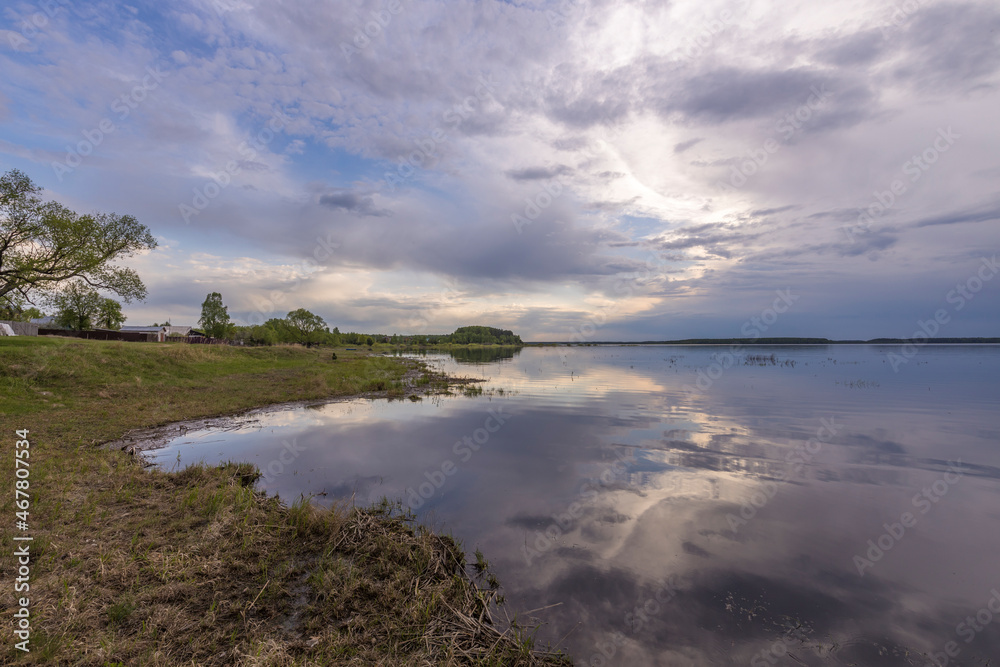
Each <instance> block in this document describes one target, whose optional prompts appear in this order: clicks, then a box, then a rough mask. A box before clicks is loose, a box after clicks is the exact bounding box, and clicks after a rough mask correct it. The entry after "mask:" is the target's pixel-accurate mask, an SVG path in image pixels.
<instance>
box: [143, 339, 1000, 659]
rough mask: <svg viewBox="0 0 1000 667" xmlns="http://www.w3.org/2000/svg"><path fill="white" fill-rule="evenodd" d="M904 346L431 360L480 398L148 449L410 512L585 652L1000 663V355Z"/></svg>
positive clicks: (370, 404) (200, 435) (279, 418)
mask: <svg viewBox="0 0 1000 667" xmlns="http://www.w3.org/2000/svg"><path fill="white" fill-rule="evenodd" d="M899 352H900V348H899V347H898V346H884V347H879V346H816V347H751V348H745V349H743V350H740V351H738V352H737V353H736V354H731V353H730V351H729V348H728V347H700V346H690V347H689V346H642V347H636V346H620V347H611V346H609V347H574V348H565V347H561V348H526V349H524V350H523V351H521V352H520V353H519V354H516V355H514V356H512V357H510V358H507V359H499V360H495V361H490V360H487V359H486V358H484V357H478V358H477V357H467V358H465V359H453V358H451V357H448V356H431V357H428V359H429V360H431V361H432V362H433V363H434V364H435V365H436V366H439V367H440V368H441V369H443V370H445V371H447V372H450V373H454V374H457V375H466V376H476V377H483V378H488V382H486V383H485V384H484V385H482V387H483V389H484V394H483V395H482V396H475V397H467V396H449V397H438V398H434V399H424V400H422V401H420V402H416V403H414V402H410V401H394V402H389V401H385V400H352V401H346V402H340V403H332V404H327V405H324V406H320V407H315V408H300V409H293V410H284V411H278V412H273V413H267V414H263V415H254V416H253V417H252V418H247V419H245V420H243V421H242V422H241V423H240V424H239V425H238V427H236V428H234V429H230V430H226V431H218V430H216V431H200V432H193V431H192V432H188V433H187V434H186V435H184V436H183V437H180V438H177V439H176V440H174V441H172V442H171V443H170V444H169V445H168V446H167V447H165V448H163V449H160V450H157V451H154V452H149V455H150V456H151V458H153V459H154V460H155V461H157V462H158V463H159V464H160V465H162V466H163V467H164V468H173V467H175V466H178V465H180V466H184V465H187V464H190V463H193V462H196V461H206V462H209V463H214V462H220V461H225V460H245V461H250V462H253V463H255V464H257V465H258V466H260V467H261V469H262V470H264V471H265V473H266V477H265V479H264V480H263V482H262V484H261V485H262V488H264V489H266V490H267V491H269V492H272V493H278V494H279V495H281V496H282V497H283V498H285V499H287V500H289V501H291V500H294V499H296V498H297V497H298V496H299V495H300V494H303V493H304V494H307V495H308V494H321V493H325V494H327V495H326V496H319V497H318V498H317V499H318V500H321V501H327V502H329V501H333V500H334V499H343V498H350V497H352V496H353V497H354V499H355V502H356V503H358V504H365V503H368V502H374V501H376V500H378V499H379V498H380V497H382V496H389V497H390V498H405V499H408V502H409V503H410V504H411V506H414V507H415V509H416V512H417V514H418V516H419V518H420V519H421V520H422V521H424V522H426V523H428V524H430V525H431V526H433V527H435V528H437V529H439V530H445V531H448V532H451V533H452V534H454V535H455V536H456V537H457V538H458V539H460V540H461V541H462V543H463V544H464V545H465V547H466V548H467V550H468V551H470V552H471V551H472V550H474V549H475V548H480V549H482V550H483V552H484V553H485V554H486V555H487V557H488V558H489V560H490V561H491V563H492V564H493V565H494V566H495V569H496V571H497V574H498V576H499V578H500V580H501V582H502V583H503V585H504V590H505V592H506V594H507V599H508V602H509V605H510V608H511V610H522V611H527V610H536V609H540V608H543V607H548V606H549V605H556V606H553V607H550V608H548V609H544V610H542V611H536V612H534V613H533V614H531V616H533V617H535V618H536V619H538V620H539V621H540V622H543V623H544V625H543V626H542V627H541V629H540V630H539V632H538V637H539V639H541V640H542V641H543V642H550V643H558V644H559V645H560V646H565V647H566V648H568V649H569V651H570V652H571V654H572V655H573V656H574V657H575V658H576V659H577V662H578V664H594V665H602V664H607V665H754V666H758V665H796V664H806V665H921V666H923V665H928V664H938V665H943V664H948V665H987V664H992V665H1000V444H998V443H1000V347H996V346H927V347H924V348H921V349H920V350H919V351H918V354H917V355H916V356H914V357H912V358H910V359H909V360H907V361H906V363H903V364H899V365H898V372H897V371H894V369H893V367H892V366H893V363H892V361H891V360H890V357H889V356H887V355H889V354H899ZM772 354H773V355H774V360H773V361H772V359H771V355H772ZM727 355H729V356H727ZM748 355H762V356H765V357H767V358H766V359H765V360H763V361H754V360H753V356H751V358H750V360H749V364H748V363H747V362H748V360H747V357H748ZM897 361H898V359H897ZM730 362H732V363H730ZM760 364H764V365H760ZM699 371H701V373H700V374H699ZM991 607H992V610H991ZM970 617H971V618H970ZM949 653H950V654H951V655H949ZM932 660H933V661H932ZM989 660H992V662H989Z"/></svg>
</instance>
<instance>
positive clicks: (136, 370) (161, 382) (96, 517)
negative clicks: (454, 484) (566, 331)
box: [0, 339, 569, 665]
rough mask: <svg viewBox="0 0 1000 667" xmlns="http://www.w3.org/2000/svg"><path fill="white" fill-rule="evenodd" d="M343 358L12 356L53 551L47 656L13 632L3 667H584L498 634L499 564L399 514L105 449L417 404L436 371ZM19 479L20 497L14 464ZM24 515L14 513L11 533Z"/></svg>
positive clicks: (43, 625) (36, 585)
mask: <svg viewBox="0 0 1000 667" xmlns="http://www.w3.org/2000/svg"><path fill="white" fill-rule="evenodd" d="M8 340H9V339H8ZM0 341H2V339H0ZM337 354H338V357H339V358H338V360H337V361H336V362H333V361H331V360H330V351H329V350H327V351H318V350H301V349H295V348H284V349H281V348H278V349H261V350H240V349H230V348H217V347H213V348H208V347H194V346H175V345H160V346H157V345H142V344H131V345H130V344H121V343H103V342H97V341H53V340H39V339H35V340H33V341H32V340H30V339H21V340H19V341H17V343H16V344H6V341H3V342H0V390H2V392H3V393H2V395H0V409H2V410H3V414H2V415H0V434H4V435H3V436H2V437H3V438H4V439H6V440H7V441H8V442H9V443H11V444H12V443H13V440H14V439H15V436H14V430H15V429H21V428H27V429H29V430H30V431H31V435H30V439H31V478H30V481H31V492H32V498H31V503H32V506H31V530H30V534H31V535H33V536H34V540H35V541H34V542H33V543H32V562H31V567H32V580H31V592H30V597H31V610H32V619H31V620H32V629H33V634H32V640H31V649H32V652H31V653H30V654H23V653H22V652H20V651H16V650H15V649H14V648H13V646H14V643H15V639H14V636H13V634H12V625H11V624H9V623H4V624H2V625H0V662H3V663H16V664H66V665H119V664H120V665H140V664H141V665H327V664H359V665H360V664H365V665H370V664H386V665H439V664H455V665H470V664H473V665H514V664H524V665H529V664H569V663H568V661H566V660H565V659H564V658H560V657H559V656H552V655H548V654H545V653H542V652H538V651H534V650H533V649H532V645H531V641H530V639H529V638H528V637H527V636H526V635H525V634H524V632H523V631H522V630H520V629H518V628H516V627H511V625H510V624H509V623H507V622H506V621H505V622H503V623H498V622H494V621H493V619H492V616H491V613H494V612H496V611H497V610H498V609H502V606H501V605H500V603H502V599H501V598H500V597H499V594H498V589H497V586H496V580H495V578H493V577H492V575H490V574H489V572H488V570H487V569H484V568H483V567H482V564H481V563H479V564H476V565H477V566H474V567H472V568H471V569H470V568H467V567H466V563H465V557H464V554H463V552H462V550H461V548H459V546H458V545H456V544H455V542H454V541H453V540H452V539H451V538H449V537H447V536H441V535H436V534H433V533H431V532H429V531H427V530H425V529H424V528H423V527H421V526H419V525H416V524H414V522H413V520H412V517H411V516H409V515H407V514H405V513H404V512H403V511H402V510H401V509H400V507H399V506H398V505H396V504H394V503H391V502H388V501H386V502H384V503H382V504H381V505H379V506H376V507H372V508H348V507H339V508H334V509H333V510H321V509H317V508H316V507H315V506H313V505H311V504H309V503H308V502H300V503H297V504H294V505H292V506H286V505H284V504H282V503H281V502H279V501H278V500H277V499H275V498H267V497H264V496H262V495H260V494H259V493H257V492H256V491H255V490H254V487H253V482H254V481H255V480H256V478H257V471H256V470H255V469H254V468H253V467H252V466H250V465H248V464H237V463H231V464H226V465H224V466H220V467H214V468H210V467H204V466H194V467H191V468H188V469H185V470H183V471H181V472H178V473H166V472H159V471H148V470H143V469H142V467H141V466H140V465H139V463H138V462H137V461H136V460H135V459H134V458H132V457H130V456H128V455H127V454H125V453H123V452H119V451H108V450H106V449H102V448H100V447H97V446H95V444H96V443H100V442H104V441H108V440H111V439H114V438H117V437H120V436H121V435H123V434H124V433H125V432H126V431H127V430H129V429H132V428H137V427H144V426H153V425H156V424H160V423H164V422H167V421H174V420H180V419H189V418H194V417H205V416H211V415H217V414H224V413H230V412H234V411H236V410H240V409H246V408H250V407H255V406H260V405H264V404H267V403H274V402H280V401H287V400H295V399H316V398H322V397H329V396H335V395H345V394H352V393H358V392H363V391H375V390H379V388H380V387H381V391H383V392H391V393H393V394H396V395H401V394H402V393H403V391H404V389H403V385H404V384H405V383H406V382H410V383H413V382H412V381H413V378H414V377H415V372H416V371H419V368H417V367H415V366H414V364H413V362H410V361H406V360H399V359H385V358H381V357H370V356H365V355H364V354H359V355H355V356H352V355H351V353H348V352H344V351H342V350H337ZM406 378H409V380H407V379H406ZM438 382H439V380H438V379H434V380H433V381H430V382H426V381H425V382H423V383H422V384H423V385H425V386H433V385H435V384H437V383H438ZM394 383H398V384H394ZM414 384H415V383H414ZM102 393H103V394H104V395H103V396H101V395H100V394H102ZM2 451H7V452H10V451H11V447H7V446H5V447H3V448H2ZM5 459H6V460H3V461H0V469H3V470H4V471H5V472H4V478H6V479H10V478H11V477H12V474H11V475H8V474H7V472H6V471H7V470H11V471H12V469H13V455H11V456H8V457H5ZM12 496H13V494H12V493H10V492H5V493H4V494H3V498H2V501H0V511H2V513H3V516H4V517H7V519H5V521H6V520H8V519H9V520H13V516H14V514H13V513H14V507H13V503H12V501H13V497H12ZM10 557H11V548H10V546H9V541H7V540H5V547H4V553H3V554H2V558H3V560H4V562H8V563H9V562H11V561H10V560H8V559H9V558H10ZM5 571H8V572H9V570H5ZM8 579H9V578H8ZM13 603H14V600H13V591H12V586H5V587H4V588H3V589H0V606H2V607H4V608H6V609H11V608H12V607H13Z"/></svg>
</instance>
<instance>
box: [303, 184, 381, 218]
mask: <svg viewBox="0 0 1000 667" xmlns="http://www.w3.org/2000/svg"><path fill="white" fill-rule="evenodd" d="M319 203H320V204H321V205H322V206H326V207H328V208H332V209H341V210H344V211H351V212H352V213H357V214H359V215H364V216H373V217H385V216H389V215H392V212H391V211H389V210H386V209H380V208H377V207H376V206H375V200H374V197H372V196H371V195H359V194H357V193H356V192H350V191H347V190H339V191H334V192H329V193H327V194H325V195H320V198H319Z"/></svg>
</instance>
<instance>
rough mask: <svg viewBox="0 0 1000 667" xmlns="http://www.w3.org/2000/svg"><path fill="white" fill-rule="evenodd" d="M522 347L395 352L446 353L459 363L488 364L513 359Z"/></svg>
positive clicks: (411, 354) (437, 354) (412, 354)
mask: <svg viewBox="0 0 1000 667" xmlns="http://www.w3.org/2000/svg"><path fill="white" fill-rule="evenodd" d="M523 349H524V348H523V347H513V346H507V345H504V346H498V345H493V346H489V347H456V348H448V349H446V350H445V351H437V350H433V349H431V350H416V351H407V352H399V351H397V352H395V353H394V354H395V355H396V356H417V357H424V358H426V357H428V356H431V357H439V356H441V355H442V354H447V355H448V356H449V357H451V358H452V359H454V360H455V361H456V362H457V363H460V364H488V363H493V362H498V361H505V360H507V359H513V358H514V357H516V356H517V355H519V354H520V353H521V350H523Z"/></svg>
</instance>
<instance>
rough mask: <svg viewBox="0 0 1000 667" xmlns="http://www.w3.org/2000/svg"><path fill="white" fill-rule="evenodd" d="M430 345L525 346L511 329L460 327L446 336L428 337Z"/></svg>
mask: <svg viewBox="0 0 1000 667" xmlns="http://www.w3.org/2000/svg"><path fill="white" fill-rule="evenodd" d="M427 342H428V343H453V344H455V345H469V344H478V345H524V343H523V342H522V341H521V337H520V336H518V335H517V334H515V333H514V332H513V331H510V330H509V329H496V328H494V327H459V328H457V329H455V332H454V333H450V334H447V335H445V336H428V337H427Z"/></svg>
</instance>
